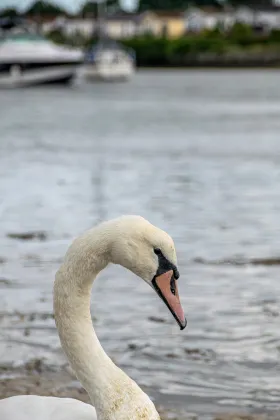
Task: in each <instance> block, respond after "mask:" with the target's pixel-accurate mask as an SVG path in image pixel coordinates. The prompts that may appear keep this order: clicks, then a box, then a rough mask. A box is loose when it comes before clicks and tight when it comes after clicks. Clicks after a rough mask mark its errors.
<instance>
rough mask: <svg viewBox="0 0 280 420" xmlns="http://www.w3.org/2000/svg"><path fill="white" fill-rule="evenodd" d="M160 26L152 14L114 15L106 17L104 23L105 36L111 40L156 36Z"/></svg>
mask: <svg viewBox="0 0 280 420" xmlns="http://www.w3.org/2000/svg"><path fill="white" fill-rule="evenodd" d="M161 29H162V25H161V22H160V20H159V19H158V17H157V16H156V14H155V13H153V12H150V11H148V12H144V13H140V14H133V13H116V14H114V15H111V16H110V15H109V16H107V19H106V23H105V32H106V34H107V35H108V36H109V37H111V38H113V39H123V38H132V37H135V36H139V35H147V34H149V35H153V36H158V35H159V34H160V32H161Z"/></svg>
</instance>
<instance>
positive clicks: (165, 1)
mask: <svg viewBox="0 0 280 420" xmlns="http://www.w3.org/2000/svg"><path fill="white" fill-rule="evenodd" d="M221 3H222V2H221V1H219V0H140V4H139V11H145V10H183V9H187V8H188V7H190V6H214V7H219V8H222V7H223V6H222V4H221ZM227 4H230V5H232V6H239V5H247V6H251V7H258V6H259V7H269V6H272V5H273V0H248V1H246V0H230V1H228V2H227ZM107 6H108V9H109V10H110V8H111V10H118V7H119V6H118V0H108V1H107ZM96 7H97V5H96V3H95V2H91V1H88V2H85V3H84V5H83V6H82V7H81V9H80V10H79V12H78V15H79V16H87V15H94V14H96ZM20 15H21V16H22V15H23V16H25V15H28V16H45V17H48V16H49V17H54V16H61V15H65V16H68V15H69V12H67V11H66V10H65V9H63V8H62V7H61V6H59V5H57V4H55V2H48V1H42V0H39V1H36V2H35V3H33V4H32V5H31V6H30V7H29V8H28V9H27V10H26V11H25V12H24V13H23V14H20V12H19V11H18V10H17V9H16V8H4V9H0V17H3V16H10V17H13V16H20Z"/></svg>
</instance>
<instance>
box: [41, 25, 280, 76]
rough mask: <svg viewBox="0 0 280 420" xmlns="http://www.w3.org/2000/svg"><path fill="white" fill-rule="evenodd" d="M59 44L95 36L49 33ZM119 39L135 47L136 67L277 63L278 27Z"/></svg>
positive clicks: (84, 45)
mask: <svg viewBox="0 0 280 420" xmlns="http://www.w3.org/2000/svg"><path fill="white" fill-rule="evenodd" d="M49 37H50V39H52V41H54V42H56V43H58V44H67V45H72V46H76V47H81V48H83V49H87V48H88V47H90V46H91V45H93V44H94V43H95V42H96V39H94V38H92V39H86V38H83V37H82V36H81V34H80V35H77V34H76V35H71V36H65V35H63V34H62V33H61V32H59V31H57V30H56V31H53V32H52V33H50V34H49ZM119 42H120V43H121V44H122V45H124V46H125V47H128V48H130V49H132V50H134V51H135V55H136V60H137V66H138V67H155V68H172V67H179V68H188V67H189V68H194V67H200V68H201V67H210V68H211V67H212V68H227V67H228V68H255V67H278V66H280V30H273V31H271V32H269V33H264V32H261V33H258V32H256V31H254V30H253V29H252V28H250V27H248V26H246V25H241V24H237V25H235V26H234V27H233V28H232V29H231V30H230V31H227V32H225V31H221V30H218V29H215V30H211V31H209V30H208V31H204V32H202V33H199V34H191V33H188V34H186V35H185V36H184V37H181V38H178V39H169V38H167V37H162V38H158V37H154V36H151V35H146V36H139V37H135V38H130V39H127V38H126V39H121V40H119Z"/></svg>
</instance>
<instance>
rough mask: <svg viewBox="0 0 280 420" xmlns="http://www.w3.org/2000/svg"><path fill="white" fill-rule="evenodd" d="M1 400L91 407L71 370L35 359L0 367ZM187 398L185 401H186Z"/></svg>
mask: <svg viewBox="0 0 280 420" xmlns="http://www.w3.org/2000/svg"><path fill="white" fill-rule="evenodd" d="M0 375H1V377H2V379H1V380H0V399H3V398H8V397H11V396H13V395H30V394H31V395H33V394H34V395H43V396H55V397H60V398H74V399H77V400H80V401H83V402H86V403H90V400H89V397H88V395H87V393H86V391H85V390H84V389H83V388H82V387H81V385H80V384H79V383H78V382H77V381H76V379H75V377H74V375H73V374H72V372H71V371H70V369H69V368H67V367H65V368H64V369H59V370H57V369H53V370H52V369H50V368H49V367H47V366H45V365H44V363H43V362H42V360H40V359H34V360H32V361H30V362H29V363H27V364H26V365H25V366H24V367H20V368H8V367H3V366H2V367H0ZM145 391H146V392H147V393H149V392H148V390H145ZM183 398H184V397H182V399H183ZM155 404H156V406H157V409H158V411H159V413H160V416H161V419H162V420H167V419H172V420H203V419H204V418H205V417H204V416H203V417H201V416H199V415H198V414H196V413H182V412H178V411H175V410H170V408H169V407H165V406H163V405H159V404H157V402H156V401H155ZM209 418H211V420H280V415H269V414H265V413H260V414H244V412H243V413H242V414H238V413H222V414H221V413H219V414H216V415H213V416H211V417H209V416H207V419H209Z"/></svg>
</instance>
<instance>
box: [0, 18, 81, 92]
mask: <svg viewBox="0 0 280 420" xmlns="http://www.w3.org/2000/svg"><path fill="white" fill-rule="evenodd" d="M83 61H84V54H83V52H82V51H80V50H74V49H71V48H67V47H65V46H58V45H56V44H54V43H53V42H51V41H49V40H48V39H46V38H45V37H43V36H42V35H40V34H38V33H37V32H35V31H34V30H31V27H30V26H28V27H25V26H22V25H18V24H17V23H13V22H11V24H9V23H8V21H7V20H6V21H4V23H3V20H2V25H1V21H0V87H22V86H30V85H38V84H50V83H68V82H70V81H72V80H73V79H74V78H75V77H76V76H77V74H78V71H79V68H80V66H81V64H82V63H83Z"/></svg>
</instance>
